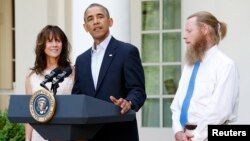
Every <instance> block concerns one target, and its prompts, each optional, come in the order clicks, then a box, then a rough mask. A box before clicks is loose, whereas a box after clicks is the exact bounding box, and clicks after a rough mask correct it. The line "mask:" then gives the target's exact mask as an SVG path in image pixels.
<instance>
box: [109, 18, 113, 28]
mask: <svg viewBox="0 0 250 141" xmlns="http://www.w3.org/2000/svg"><path fill="white" fill-rule="evenodd" d="M112 25H113V19H112V18H109V27H112Z"/></svg>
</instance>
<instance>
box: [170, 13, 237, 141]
mask: <svg viewBox="0 0 250 141" xmlns="http://www.w3.org/2000/svg"><path fill="white" fill-rule="evenodd" d="M226 31H227V26H226V24H225V23H224V22H221V21H218V20H217V18H216V17H215V16H214V15H212V14H211V13H209V12H206V11H199V12H196V13H194V14H192V15H191V16H189V17H188V18H187V22H186V25H185V33H184V40H185V43H186V45H187V50H186V64H185V66H184V68H183V72H182V76H181V78H180V81H179V86H178V90H177V92H176V95H175V97H174V100H173V102H172V104H171V107H170V108H171V110H172V124H173V125H172V126H173V127H172V128H173V132H174V136H175V140H176V141H205V140H207V136H208V135H207V132H208V131H207V130H208V125H209V124H217V125H219V124H227V123H231V122H234V121H236V119H237V112H238V105H239V73H238V68H237V66H236V64H235V62H234V61H233V60H232V59H230V58H229V57H228V56H227V55H225V54H224V53H223V52H222V51H221V50H220V49H219V48H220V47H219V43H220V41H221V40H222V39H223V38H224V37H225V36H226V33H227V32H226ZM190 127H191V128H192V129H191V128H190ZM189 128H190V129H189ZM190 130H192V132H187V131H190Z"/></svg>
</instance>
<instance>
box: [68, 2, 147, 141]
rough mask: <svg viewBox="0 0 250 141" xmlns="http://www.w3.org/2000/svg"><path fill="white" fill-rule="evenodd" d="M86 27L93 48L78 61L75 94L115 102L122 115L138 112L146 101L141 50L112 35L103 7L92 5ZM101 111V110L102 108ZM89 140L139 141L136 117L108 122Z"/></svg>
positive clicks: (87, 10)
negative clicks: (92, 40) (129, 119)
mask: <svg viewBox="0 0 250 141" xmlns="http://www.w3.org/2000/svg"><path fill="white" fill-rule="evenodd" d="M84 22H85V23H84V24H83V26H84V28H85V30H86V32H89V33H90V35H91V36H92V38H93V39H94V44H93V46H92V47H91V48H90V49H88V50H87V51H86V52H84V53H82V54H81V55H79V56H78V57H77V59H76V64H75V68H76V82H75V84H74V87H73V90H72V94H85V95H89V96H92V97H95V98H98V99H101V100H105V101H108V102H112V103H114V104H115V105H117V106H119V107H120V108H121V114H126V113H127V112H128V111H129V110H130V109H133V110H135V111H138V110H139V109H140V108H141V107H142V105H143V104H144V102H145V100H146V93H145V78H144V71H143V67H142V64H141V59H140V55H139V51H138V49H137V48H136V47H135V46H133V45H131V44H129V43H124V42H121V41H118V40H116V39H115V38H114V37H113V36H111V35H110V31H109V27H111V26H112V24H113V20H112V18H110V15H109V12H108V9H107V8H106V7H104V6H103V5H100V4H97V3H94V4H91V5H90V6H89V7H88V8H87V9H86V11H85V13H84ZM100 108H101V107H100ZM90 141H139V135H138V128H137V121H136V118H135V119H134V120H133V121H129V122H118V123H108V124H105V125H104V126H103V128H102V129H100V130H99V131H98V133H97V134H96V135H95V136H94V138H93V139H91V140H90Z"/></svg>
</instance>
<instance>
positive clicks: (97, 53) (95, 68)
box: [91, 35, 111, 88]
mask: <svg viewBox="0 0 250 141" xmlns="http://www.w3.org/2000/svg"><path fill="white" fill-rule="evenodd" d="M110 40H111V35H109V36H108V37H107V38H106V39H105V40H104V41H102V42H101V43H100V44H99V45H97V46H96V49H95V48H94V45H93V46H92V56H91V71H92V77H93V81H94V85H95V88H96V86H97V81H98V77H99V72H100V68H101V65H102V60H103V57H104V54H105V51H106V48H107V46H108V44H109V41H110Z"/></svg>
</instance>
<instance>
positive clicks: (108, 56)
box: [96, 37, 116, 92]
mask: <svg viewBox="0 0 250 141" xmlns="http://www.w3.org/2000/svg"><path fill="white" fill-rule="evenodd" d="M115 49H116V44H115V39H114V38H113V37H112V38H111V40H110V42H109V44H108V46H107V49H106V51H105V54H104V57H103V60H102V66H101V69H100V72H99V77H98V82H97V87H96V92H97V91H98V89H99V87H100V85H101V83H102V81H103V79H104V76H105V75H106V73H107V70H108V69H109V66H110V64H111V62H112V60H113V58H114V57H115Z"/></svg>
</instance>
